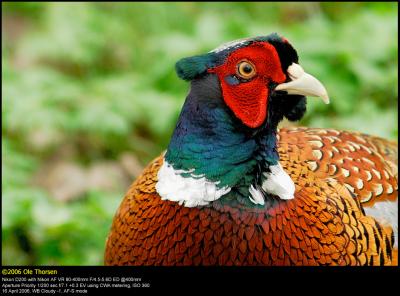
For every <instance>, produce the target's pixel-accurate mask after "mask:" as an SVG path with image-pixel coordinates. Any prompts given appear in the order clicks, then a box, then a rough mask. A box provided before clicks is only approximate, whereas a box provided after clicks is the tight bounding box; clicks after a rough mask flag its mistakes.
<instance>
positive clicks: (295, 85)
mask: <svg viewBox="0 0 400 296" xmlns="http://www.w3.org/2000/svg"><path fill="white" fill-rule="evenodd" d="M287 72H288V74H289V77H290V79H291V80H292V81H289V82H286V83H282V84H279V85H278V86H277V87H276V88H275V90H283V91H286V92H287V93H288V94H291V95H303V96H312V97H319V98H321V99H322V100H323V101H324V103H325V104H329V97H328V93H327V91H326V89H325V87H324V86H323V85H322V83H321V82H320V81H319V80H318V79H317V78H315V77H314V76H312V75H310V74H308V73H306V72H304V70H303V68H302V67H301V66H300V65H298V64H295V63H293V64H292V65H290V66H289V68H288V70H287Z"/></svg>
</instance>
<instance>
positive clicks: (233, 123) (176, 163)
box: [157, 75, 279, 206]
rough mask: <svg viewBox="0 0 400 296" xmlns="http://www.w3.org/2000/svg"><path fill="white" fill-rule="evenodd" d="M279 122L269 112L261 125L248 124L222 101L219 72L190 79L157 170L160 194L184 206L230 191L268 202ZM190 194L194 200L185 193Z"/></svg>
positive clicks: (203, 201) (276, 157) (201, 203)
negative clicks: (266, 188)
mask: <svg viewBox="0 0 400 296" xmlns="http://www.w3.org/2000/svg"><path fill="white" fill-rule="evenodd" d="M278 122H279V118H273V116H269V118H268V119H267V120H266V123H265V124H264V125H263V126H262V127H260V128H258V129H257V130H254V129H250V128H248V127H246V126H244V125H243V124H242V123H241V122H240V121H239V120H238V119H237V118H236V117H235V116H234V115H233V113H232V112H231V111H230V109H228V107H227V106H226V105H225V103H224V102H223V98H222V97H221V90H220V87H219V82H218V79H217V78H216V76H214V75H208V76H206V77H204V78H202V79H200V80H194V81H192V85H191V90H190V93H189V95H188V97H187V98H186V102H185V104H184V106H183V108H182V112H181V114H180V117H179V120H178V123H177V126H176V128H175V131H174V133H173V135H172V139H171V142H170V144H169V146H168V149H167V153H166V155H165V162H164V165H163V167H162V168H161V169H160V172H159V181H158V184H157V190H158V192H159V194H160V195H161V197H162V198H164V199H169V200H175V201H178V202H181V201H182V203H183V202H185V205H186V206H197V205H205V204H208V203H209V202H211V201H213V200H216V199H219V198H220V197H221V196H224V195H227V194H228V193H229V194H228V195H230V196H231V197H232V195H233V196H235V195H237V197H240V198H241V199H243V200H249V197H250V201H251V202H253V203H255V204H264V202H263V198H264V197H263V196H262V195H263V194H265V192H263V190H262V187H263V186H262V185H263V182H264V181H265V179H266V177H267V176H266V173H269V172H271V170H270V167H276V166H277V165H279V164H278V161H279V155H278V152H277V149H276V130H277V125H278ZM180 191H181V192H180ZM252 191H253V192H252ZM189 195H191V196H192V197H191V198H190V200H191V201H188V200H187V199H188V198H185V196H186V197H188V196H189Z"/></svg>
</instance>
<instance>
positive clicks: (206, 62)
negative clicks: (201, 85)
mask: <svg viewBox="0 0 400 296" xmlns="http://www.w3.org/2000/svg"><path fill="white" fill-rule="evenodd" d="M216 62H217V58H216V56H215V55H214V54H212V53H208V54H204V55H199V56H193V57H189V58H183V59H181V60H179V61H178V62H177V63H176V65H175V70H176V73H177V74H178V76H179V78H181V79H183V80H188V81H189V80H193V79H194V78H196V77H198V76H200V75H202V74H204V73H205V72H206V71H207V69H209V68H212V67H214V66H215V65H216Z"/></svg>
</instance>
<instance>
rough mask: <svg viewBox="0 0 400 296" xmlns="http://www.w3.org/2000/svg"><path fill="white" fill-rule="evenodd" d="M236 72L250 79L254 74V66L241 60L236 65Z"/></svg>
mask: <svg viewBox="0 0 400 296" xmlns="http://www.w3.org/2000/svg"><path fill="white" fill-rule="evenodd" d="M236 73H237V75H239V76H240V77H242V78H244V79H250V78H253V77H254V75H256V67H255V66H254V65H253V64H252V63H250V62H249V61H241V62H239V63H238V65H237V70H236Z"/></svg>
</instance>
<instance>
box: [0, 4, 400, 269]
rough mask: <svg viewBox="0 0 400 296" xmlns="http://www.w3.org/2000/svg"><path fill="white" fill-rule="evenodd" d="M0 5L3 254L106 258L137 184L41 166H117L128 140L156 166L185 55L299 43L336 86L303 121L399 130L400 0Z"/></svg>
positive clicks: (28, 260) (24, 259)
mask: <svg viewBox="0 0 400 296" xmlns="http://www.w3.org/2000/svg"><path fill="white" fill-rule="evenodd" d="M2 7H3V14H2V24H3V29H2V30H3V33H4V34H3V37H2V38H3V47H2V64H3V68H2V82H3V88H2V98H3V100H2V115H3V117H2V140H3V142H2V149H3V150H2V157H3V162H2V171H3V179H2V193H3V197H2V230H3V231H2V239H3V245H2V250H3V251H2V252H3V253H2V254H3V262H2V263H3V264H11V265H19V264H55V265H96V264H102V256H103V251H104V243H105V238H106V236H107V233H108V230H109V228H110V225H111V221H112V217H113V215H114V213H115V210H116V209H117V207H118V205H119V203H120V201H121V199H122V196H123V193H124V192H125V191H126V189H127V186H128V184H126V186H125V185H124V186H120V185H119V186H117V188H118V189H115V188H114V189H112V190H103V189H93V188H92V189H90V188H86V189H85V191H84V192H83V193H82V194H80V195H79V196H74V197H73V198H71V199H68V200H64V201H62V200H57V199H56V198H55V196H53V195H52V194H51V192H50V191H49V190H48V188H46V187H45V186H43V185H40V184H42V183H40V182H37V181H35V180H36V179H37V178H38V177H37V175H38V172H39V171H40V170H43V169H46V168H47V167H48V166H50V167H51V165H52V163H53V162H55V160H56V161H59V160H63V161H66V162H68V163H72V164H80V165H82V166H83V167H89V168H90V167H91V166H93V165H95V164H98V163H101V162H104V161H111V162H112V163H113V164H117V163H119V161H120V159H121V156H122V155H124V153H126V152H127V151H128V152H132V153H133V154H134V155H135V157H136V158H137V159H138V160H139V162H140V164H141V165H145V164H146V163H147V162H148V161H150V160H151V159H152V158H153V157H155V156H156V155H158V154H159V153H160V152H161V151H162V150H163V149H165V148H166V145H167V143H168V140H169V137H170V135H171V133H172V130H173V128H174V125H175V122H176V119H177V116H178V114H179V111H180V108H181V106H182V104H183V101H184V98H185V95H186V93H187V90H188V85H187V83H186V82H184V81H182V80H180V79H178V77H177V75H176V73H175V69H174V66H175V62H176V61H178V60H179V59H181V58H184V57H189V56H194V55H199V54H204V53H206V52H208V51H210V50H211V49H213V48H215V47H217V46H218V45H220V44H221V43H223V42H226V41H230V40H234V39H238V38H243V37H246V36H256V35H267V34H269V33H271V32H279V33H280V34H282V35H284V36H285V37H286V38H287V39H288V40H290V42H291V43H292V44H293V45H294V47H295V48H296V49H297V50H298V53H299V56H300V63H301V64H302V65H303V67H304V68H305V69H306V71H308V72H309V73H311V74H313V75H314V76H316V77H318V79H320V80H321V81H322V82H323V83H324V84H325V85H326V87H327V89H328V92H329V94H330V97H331V104H330V105H324V104H322V103H321V102H320V101H318V100H315V99H313V98H310V99H309V100H308V112H307V113H306V116H305V118H304V119H303V120H302V121H301V122H300V124H301V125H308V126H316V127H336V128H341V129H348V130H358V131H363V132H366V133H370V134H375V135H378V136H382V137H386V138H391V139H396V138H397V134H398V130H397V97H398V93H397V80H398V76H397V70H398V69H397V64H398V60H397V54H398V47H397V41H398V40H397V33H398V29H397V22H398V17H397V3H380V2H377V3H361V2H360V3H261V2H255V3H230V4H229V5H226V3H214V2H207V3H111V2H108V3H45V2H40V3H11V2H8V3H2ZM65 150H66V151H67V153H66V152H65ZM49 177H50V176H49ZM40 178H42V179H43V176H42V177H40ZM40 178H39V179H40ZM44 179H46V178H44ZM128 179H129V180H131V179H132V177H130V178H129V177H128Z"/></svg>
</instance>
